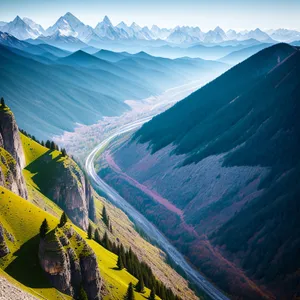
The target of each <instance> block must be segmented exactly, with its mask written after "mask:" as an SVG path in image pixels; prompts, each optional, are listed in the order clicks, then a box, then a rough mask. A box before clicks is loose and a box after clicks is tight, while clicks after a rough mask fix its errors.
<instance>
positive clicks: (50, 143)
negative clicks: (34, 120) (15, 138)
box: [20, 129, 67, 156]
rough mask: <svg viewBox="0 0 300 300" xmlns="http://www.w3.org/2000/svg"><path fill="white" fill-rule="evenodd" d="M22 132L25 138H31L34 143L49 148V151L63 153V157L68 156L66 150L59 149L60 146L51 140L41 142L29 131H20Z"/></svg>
mask: <svg viewBox="0 0 300 300" xmlns="http://www.w3.org/2000/svg"><path fill="white" fill-rule="evenodd" d="M20 132H21V133H23V134H24V135H25V136H27V137H29V138H30V139H32V140H33V141H35V142H37V143H39V144H40V145H42V146H44V147H46V148H48V149H49V150H52V151H54V150H57V151H61V154H62V156H67V151H66V149H65V148H61V149H59V147H58V145H57V144H56V143H55V142H53V141H50V140H47V141H46V142H44V141H39V140H38V139H36V137H35V136H34V135H31V134H29V133H28V132H27V131H25V130H23V129H20Z"/></svg>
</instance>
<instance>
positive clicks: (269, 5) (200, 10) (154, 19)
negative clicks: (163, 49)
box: [0, 0, 300, 30]
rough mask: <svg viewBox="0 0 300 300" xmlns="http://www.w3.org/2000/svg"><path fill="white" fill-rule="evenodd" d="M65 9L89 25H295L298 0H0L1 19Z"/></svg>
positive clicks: (39, 17)
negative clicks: (104, 20)
mask: <svg viewBox="0 0 300 300" xmlns="http://www.w3.org/2000/svg"><path fill="white" fill-rule="evenodd" d="M68 11H70V12H71V13H73V14H74V15H75V16H77V17H78V18H79V19H81V20H82V21H83V22H84V23H86V24H89V25H91V26H95V25H96V24H97V23H98V22H99V21H100V20H101V19H102V18H103V17H104V16H105V15H108V16H109V18H110V19H111V20H112V22H113V23H114V24H116V23H119V22H120V21H125V22H127V23H131V22H133V21H135V22H137V23H138V24H140V25H148V26H149V25H152V24H157V25H159V26H165V27H173V26H176V25H191V26H199V27H200V28H201V29H203V30H208V29H211V28H214V27H216V26H217V25H219V26H221V27H222V28H224V29H229V28H233V29H241V30H242V29H254V28H256V27H260V28H262V29H269V28H281V27H285V28H291V29H298V30H300V0H273V1H272V0H254V1H248V0H240V1H237V0H227V1H226V0H210V1H207V0H205V1H203V0H151V1H150V0H0V20H2V21H9V20H11V19H13V18H14V17H15V16H16V15H20V16H21V17H29V18H31V19H33V20H34V21H36V22H37V23H40V24H41V25H43V26H44V27H46V28H47V27H48V26H49V25H52V24H53V23H54V22H55V21H56V20H57V19H58V18H59V17H60V16H61V15H63V14H65V13H66V12H68Z"/></svg>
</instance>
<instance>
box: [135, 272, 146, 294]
mask: <svg viewBox="0 0 300 300" xmlns="http://www.w3.org/2000/svg"><path fill="white" fill-rule="evenodd" d="M140 278H141V279H140V280H139V282H138V283H137V285H136V287H135V288H136V291H137V292H139V293H144V289H145V285H144V280H143V276H141V277H140Z"/></svg>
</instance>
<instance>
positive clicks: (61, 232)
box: [39, 225, 102, 300]
mask: <svg viewBox="0 0 300 300" xmlns="http://www.w3.org/2000/svg"><path fill="white" fill-rule="evenodd" d="M39 260H40V264H41V267H42V268H43V270H44V271H45V272H46V274H47V276H48V277H49V280H50V281H51V283H52V285H53V286H54V287H55V288H56V289H58V290H59V291H61V292H63V293H65V294H67V295H70V296H72V297H74V298H76V297H77V296H78V293H79V290H80V287H81V286H82V287H83V289H84V290H85V292H86V294H87V296H88V299H95V300H97V299H101V294H100V292H101V287H102V279H101V277H100V272H99V269H98V265H97V260H96V256H95V254H94V252H93V250H92V249H91V248H90V247H89V246H88V245H87V244H86V242H85V241H84V240H83V239H82V238H81V236H80V235H79V234H77V233H76V232H75V231H74V230H73V229H72V227H70V226H68V225H65V226H64V227H63V228H61V229H59V228H57V229H54V230H52V231H51V232H49V233H48V234H47V236H46V237H45V238H44V239H41V241H40V246H39Z"/></svg>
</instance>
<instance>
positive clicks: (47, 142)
mask: <svg viewBox="0 0 300 300" xmlns="http://www.w3.org/2000/svg"><path fill="white" fill-rule="evenodd" d="M45 146H46V147H47V148H48V149H50V148H51V142H50V141H49V140H47V141H46V144H45Z"/></svg>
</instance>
